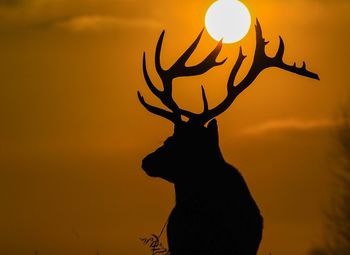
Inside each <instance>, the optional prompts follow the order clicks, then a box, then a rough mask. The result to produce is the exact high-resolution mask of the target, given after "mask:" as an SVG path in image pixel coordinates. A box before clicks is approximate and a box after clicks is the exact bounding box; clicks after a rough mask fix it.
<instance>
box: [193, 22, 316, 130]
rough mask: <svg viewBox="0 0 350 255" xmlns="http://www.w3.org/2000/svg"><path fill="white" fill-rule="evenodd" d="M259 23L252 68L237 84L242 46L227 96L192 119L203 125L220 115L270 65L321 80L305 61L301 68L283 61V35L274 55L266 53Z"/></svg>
mask: <svg viewBox="0 0 350 255" xmlns="http://www.w3.org/2000/svg"><path fill="white" fill-rule="evenodd" d="M256 22H257V24H256V26H255V29H256V49H255V55H254V60H253V64H252V66H251V68H250V69H249V71H248V73H247V75H246V76H245V77H244V78H243V80H242V81H241V82H240V83H238V84H237V85H235V79H236V76H237V73H238V71H239V69H240V67H241V65H242V63H243V62H244V59H245V58H246V56H244V55H243V53H242V48H240V51H239V55H238V58H237V60H236V63H235V65H234V66H233V68H232V71H231V73H230V76H229V79H228V82H227V95H226V98H225V99H224V100H223V101H222V102H221V103H220V104H219V105H217V106H216V107H215V108H213V109H211V110H208V111H206V112H204V113H202V114H199V115H197V116H195V117H194V118H192V119H191V120H190V121H191V122H195V123H198V124H201V125H204V124H205V123H206V122H208V121H209V120H210V119H212V118H214V117H216V116H218V115H220V114H221V113H223V112H224V111H226V110H227V109H228V108H229V107H230V105H231V104H232V103H233V101H234V100H235V98H236V97H237V96H238V95H239V94H240V93H242V92H243V91H244V90H245V89H246V88H248V87H249V86H250V85H251V84H252V83H253V82H254V80H255V79H256V77H257V76H258V75H259V74H260V73H261V72H262V71H263V70H264V69H267V68H269V67H277V68H280V69H283V70H286V71H289V72H292V73H295V74H298V75H301V76H305V77H309V78H312V79H317V80H319V77H318V75H317V74H316V73H313V72H310V71H309V70H307V69H306V64H305V62H303V66H302V67H301V68H298V67H296V64H295V63H294V65H288V64H286V63H284V62H283V54H284V42H283V39H282V38H281V37H279V38H280V44H279V48H278V50H277V53H276V55H275V56H274V57H269V56H267V55H266V52H265V46H266V45H267V44H268V42H267V41H265V39H264V38H263V35H262V30H261V26H260V23H259V21H258V20H257V21H256Z"/></svg>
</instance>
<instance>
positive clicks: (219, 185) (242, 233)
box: [137, 20, 319, 255]
mask: <svg viewBox="0 0 350 255" xmlns="http://www.w3.org/2000/svg"><path fill="white" fill-rule="evenodd" d="M203 31H204V29H203V30H202V31H201V32H200V34H199V35H198V36H197V38H196V39H195V41H194V42H193V43H192V44H191V45H190V46H189V48H188V49H187V50H185V52H184V53H183V54H182V55H181V56H180V57H179V58H178V59H177V60H176V61H175V63H174V64H173V65H172V66H171V67H170V68H168V69H164V68H163V67H162V65H161V58H160V57H161V49H162V45H163V39H164V34H165V31H164V30H163V32H162V33H161V35H160V37H159V39H158V42H157V45H156V50H155V69H156V72H157V74H158V75H159V77H160V81H161V83H162V89H159V88H158V87H157V86H156V85H155V84H154V83H153V81H152V80H151V78H150V76H149V73H148V70H147V64H146V53H145V52H144V54H143V61H142V66H143V76H144V79H145V81H146V84H147V86H148V88H149V89H150V91H151V92H152V93H153V94H154V95H155V96H156V97H157V98H158V99H159V100H160V102H161V103H162V104H163V105H164V106H165V107H166V108H167V109H164V108H161V107H158V106H154V105H151V104H149V103H147V102H146V100H145V99H144V97H143V96H142V94H141V93H140V92H139V91H138V92H137V94H138V99H139V101H140V103H141V104H142V106H143V107H144V108H146V109H147V110H148V111H149V112H150V113H152V114H154V115H158V116H160V117H163V118H165V119H167V120H169V121H171V122H172V123H173V124H174V133H173V135H172V136H170V137H169V138H167V139H166V140H165V142H164V144H163V145H162V146H161V147H160V148H158V149H156V150H155V151H154V152H152V153H151V154H149V155H148V156H146V157H145V158H144V159H143V160H142V168H143V170H144V171H145V172H146V174H147V175H149V176H151V177H158V178H162V179H164V180H166V181H168V182H170V183H172V184H174V188H175V206H174V208H173V210H172V211H171V213H170V215H169V219H168V224H167V231H166V232H167V240H168V246H169V251H170V254H171V255H190V254H191V255H217V254H220V255H221V254H225V255H256V254H257V251H258V249H259V246H260V242H261V240H262V234H263V217H262V215H261V212H260V209H259V207H258V205H257V203H256V202H255V200H254V198H253V196H252V194H251V192H250V190H249V188H248V185H247V184H246V182H245V180H244V178H243V176H242V175H241V173H240V172H239V171H238V170H237V169H236V168H235V167H234V166H232V165H230V164H229V163H227V162H226V161H225V159H224V157H223V154H222V153H221V150H220V146H219V133H218V124H217V120H216V117H217V116H219V115H220V114H222V113H223V112H225V111H226V110H227V109H228V108H229V107H230V106H231V104H232V103H233V101H234V100H235V99H236V98H237V96H239V95H240V94H241V93H242V92H243V91H244V90H245V89H247V88H248V87H249V86H250V85H251V84H252V83H253V82H254V81H255V79H256V78H257V76H258V75H259V74H260V73H261V72H262V71H263V70H265V69H267V68H270V67H277V68H279V69H282V70H285V71H288V72H291V73H295V74H298V75H301V76H304V77H308V78H312V79H317V80H319V77H318V75H317V74H316V73H313V72H311V71H309V70H307V68H306V64H305V62H303V65H302V66H301V67H297V66H296V63H294V64H293V65H288V64H286V63H284V61H283V55H284V48H285V47H284V42H283V39H282V38H281V37H279V39H280V41H279V47H278V50H277V53H276V55H275V56H273V57H270V56H268V55H267V54H266V52H265V46H266V45H267V44H268V41H266V40H265V39H264V38H263V34H262V29H261V26H260V23H259V21H258V20H256V25H255V32H256V48H255V54H254V58H253V63H252V65H251V67H250V69H249V70H248V72H247V74H246V76H245V77H244V78H243V79H242V80H241V81H240V82H236V76H237V73H238V71H239V70H240V67H241V65H242V63H243V62H244V60H245V58H246V56H245V55H243V51H242V47H240V48H239V54H238V58H237V60H236V62H235V64H234V65H233V67H232V70H231V72H230V74H229V77H228V81H227V94H226V97H225V98H224V99H223V101H222V102H221V103H219V104H218V105H216V106H215V107H213V108H209V105H208V100H207V96H206V92H205V89H204V87H203V86H201V92H202V101H203V105H204V107H203V111H202V112H201V113H195V112H191V111H189V110H185V109H182V108H180V106H179V105H178V104H177V103H176V101H175V99H174V97H173V93H172V92H173V81H174V79H176V78H179V77H188V76H198V75H202V74H204V73H206V72H208V71H209V70H211V69H212V68H214V67H217V66H221V65H223V64H224V63H225V62H226V60H227V58H225V59H223V60H221V61H218V60H217V58H218V55H219V53H220V51H221V49H222V40H221V41H219V42H218V44H217V45H216V47H215V48H214V49H213V50H212V51H211V52H210V53H209V55H207V56H206V57H205V58H204V60H203V61H201V62H200V63H199V64H196V65H193V66H188V65H186V63H187V61H188V59H189V58H190V57H191V55H192V54H193V52H194V51H195V49H196V48H197V46H198V43H199V41H200V39H201V37H202V35H203Z"/></svg>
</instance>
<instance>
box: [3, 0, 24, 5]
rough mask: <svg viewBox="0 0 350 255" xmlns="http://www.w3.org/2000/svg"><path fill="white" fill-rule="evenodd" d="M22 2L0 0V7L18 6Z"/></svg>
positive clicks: (17, 0) (18, 0)
mask: <svg viewBox="0 0 350 255" xmlns="http://www.w3.org/2000/svg"><path fill="white" fill-rule="evenodd" d="M22 2H23V1H21V0H1V1H0V6H9V7H12V6H17V5H19V4H21V3H22Z"/></svg>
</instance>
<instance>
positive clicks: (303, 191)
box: [0, 0, 350, 255]
mask: <svg viewBox="0 0 350 255" xmlns="http://www.w3.org/2000/svg"><path fill="white" fill-rule="evenodd" d="M213 2H214V1H213V0H193V1H188V0H186V1H185V0H176V1H164V0H163V1H161V0H153V1H151V0H150V1H145V0H2V1H0V84H1V85H0V118H1V122H0V123H1V124H0V201H1V203H0V229H1V231H0V254H7V255H21V254H34V253H35V251H38V254H40V255H41V254H47V255H61V254H65V255H73V254H75V255H77V254H79V255H88V254H96V252H97V250H99V252H100V254H101V255H108V254H111V255H112V254H114V255H116V254H117V255H135V254H137V255H148V254H150V252H149V250H147V248H146V247H144V246H143V245H142V243H141V242H140V240H139V237H144V236H147V235H149V234H151V233H158V232H159V231H160V230H161V228H162V226H163V224H164V222H165V221H166V218H167V216H168V214H169V212H170V210H171V209H172V207H173V206H174V191H173V187H172V185H171V184H169V183H166V182H165V181H163V180H159V179H151V178H150V177H147V176H146V175H145V173H144V172H143V171H142V169H141V160H142V158H143V157H144V156H145V155H147V154H148V153H150V152H152V151H153V150H155V149H156V148H157V147H159V146H160V145H161V144H162V142H163V141H164V140H165V139H166V138H167V137H168V136H170V135H171V134H172V132H173V127H172V125H171V123H170V122H168V121H166V120H163V119H161V118H159V117H156V116H153V115H151V114H149V113H148V112H147V111H145V110H144V108H143V107H142V106H141V105H140V104H139V102H138V100H137V96H136V91H137V90H140V91H141V92H142V93H143V95H145V97H146V98H147V99H148V100H149V101H150V102H152V103H154V104H157V103H158V102H157V100H156V99H154V97H153V96H152V95H151V93H150V92H149V91H148V89H147V86H146V85H145V82H144V81H143V77H142V68H141V67H142V66H141V64H142V53H143V51H146V52H147V54H148V55H147V56H149V61H148V66H149V69H150V73H151V75H152V78H153V79H154V80H155V81H157V83H159V80H158V77H157V76H156V73H155V71H154V68H153V63H152V60H153V57H152V56H153V54H154V49H155V45H156V42H157V39H158V37H159V35H160V33H161V31H162V30H163V29H165V30H166V34H165V39H164V45H163V52H162V53H163V55H162V62H163V65H164V66H165V67H168V66H169V65H170V64H171V63H173V62H174V61H175V60H176V59H177V57H178V56H179V55H180V54H181V53H182V52H183V51H184V50H185V49H186V48H187V47H188V46H189V45H190V43H191V42H192V41H193V40H194V38H195V37H196V36H197V34H198V33H199V32H200V30H201V29H202V28H203V27H204V16H205V12H206V10H207V9H208V7H209V6H210V5H211V4H212V3H213ZM242 2H244V3H245V4H246V5H247V7H248V8H249V10H250V12H251V15H252V19H253V22H254V20H255V18H258V19H259V21H260V23H261V25H262V29H263V32H264V36H265V38H266V39H267V40H269V41H270V44H268V46H267V47H268V49H267V52H268V53H269V54H273V53H274V52H275V51H276V50H277V47H278V35H281V36H282V37H283V39H284V41H285V45H286V51H285V55H284V61H285V62H287V63H290V64H292V63H293V62H297V64H298V65H299V66H300V65H301V63H302V61H304V60H305V62H306V63H307V65H308V69H310V70H311V71H314V72H317V73H318V74H319V75H320V78H321V81H316V80H311V79H308V78H305V77H301V76H297V75H295V74H291V73H288V72H285V71H282V70H278V69H269V70H266V71H264V72H263V73H261V74H260V75H259V77H258V79H257V80H256V82H255V83H254V84H253V85H252V86H251V87H249V88H248V89H247V90H246V91H245V92H244V93H243V94H242V95H240V97H239V98H237V100H236V101H235V102H234V103H233V105H232V106H231V108H230V109H229V110H228V111H226V112H225V113H224V114H222V115H221V116H220V117H218V124H219V129H220V144H221V148H222V151H223V154H224V156H225V159H226V160H227V161H228V162H229V163H231V164H233V165H234V166H236V167H237V168H238V169H239V170H240V171H241V173H242V175H243V176H244V178H245V179H246V181H247V183H248V185H249V187H250V190H251V192H252V193H253V196H254V197H255V199H256V201H257V203H258V204H259V206H260V208H261V211H262V214H263V216H264V219H265V229H264V237H263V241H262V245H261V249H260V252H259V255H267V254H269V253H270V252H271V253H272V254H274V255H296V254H298V255H306V254H307V253H308V251H309V250H310V249H311V248H312V247H314V246H317V245H318V244H322V242H323V236H324V234H325V231H324V226H325V219H324V211H325V210H326V209H327V208H328V206H329V205H330V204H331V202H332V201H331V199H330V197H331V196H330V195H331V190H332V179H331V178H330V176H331V172H332V171H333V170H335V169H336V168H337V167H339V164H338V161H339V151H338V148H337V143H336V141H335V138H336V134H335V129H336V127H337V126H338V125H339V115H340V112H341V109H342V108H343V107H344V105H346V104H347V100H348V99H349V95H350V76H349V57H350V48H349V45H350V34H349V25H350V15H349V13H350V2H349V1H348V0H285V1H280V0H264V1H261V0H245V1H242ZM215 45H216V42H215V41H214V40H213V39H212V38H211V37H210V36H209V35H208V34H207V33H205V34H204V35H203V38H202V41H201V43H200V45H199V47H198V51H197V52H196V53H195V54H194V56H193V58H192V59H191V61H190V63H196V62H197V61H199V60H200V59H201V58H202V57H203V56H204V55H205V54H208V52H209V51H210V50H211V49H212V48H213V47H215ZM239 45H242V46H243V50H244V53H245V54H246V55H248V58H247V61H246V63H245V64H244V66H243V69H242V73H241V75H240V77H243V76H244V74H245V73H244V72H245V71H246V70H247V68H248V67H249V66H250V64H251V61H252V54H253V51H254V47H255V33H254V29H253V26H252V27H251V30H250V32H249V33H248V35H247V36H246V37H245V38H244V39H243V40H242V41H240V42H238V43H235V44H227V45H224V47H223V50H222V52H221V54H220V56H219V59H223V58H225V57H228V61H227V62H226V63H225V64H224V65H223V66H221V67H218V68H215V69H213V70H211V71H210V72H209V73H207V74H205V75H202V76H200V77H195V78H186V79H179V80H176V82H175V85H174V86H175V87H174V90H175V91H174V93H175V98H176V99H177V101H178V102H179V104H180V105H181V106H182V107H184V108H186V109H190V110H192V111H198V110H200V109H201V107H202V106H201V101H200V100H201V99H200V85H201V84H204V86H205V87H206V90H207V95H208V100H209V105H210V106H215V104H217V103H219V102H220V100H222V99H223V98H224V96H225V86H226V81H227V78H228V75H229V72H230V69H231V67H232V66H233V64H234V62H235V59H236V57H237V53H238V48H239Z"/></svg>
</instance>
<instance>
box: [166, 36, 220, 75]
mask: <svg viewBox="0 0 350 255" xmlns="http://www.w3.org/2000/svg"><path fill="white" fill-rule="evenodd" d="M202 35H203V30H202V31H201V33H200V34H199V35H198V37H197V38H196V40H195V41H194V42H193V43H192V45H191V46H190V47H189V48H188V49H187V50H186V51H185V53H184V54H183V55H182V56H181V57H180V58H179V59H178V60H177V61H176V62H175V64H174V65H173V66H172V67H171V68H170V69H169V72H170V77H171V78H172V79H174V78H177V77H183V76H196V75H201V74H203V73H205V72H207V71H209V70H210V69H212V68H213V67H215V66H219V65H222V64H224V63H225V62H226V60H227V58H225V59H224V60H222V61H216V58H217V57H218V55H219V54H220V51H221V48H222V40H221V41H219V42H218V44H217V45H216V47H215V48H214V49H213V50H212V51H211V52H210V53H209V55H208V56H207V57H206V58H205V59H204V60H203V61H202V62H200V63H199V64H197V65H194V66H189V67H187V66H186V62H187V60H188V59H189V57H190V56H191V54H192V53H193V51H194V50H195V49H196V47H197V45H198V43H199V41H200V39H201V37H202Z"/></svg>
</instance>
